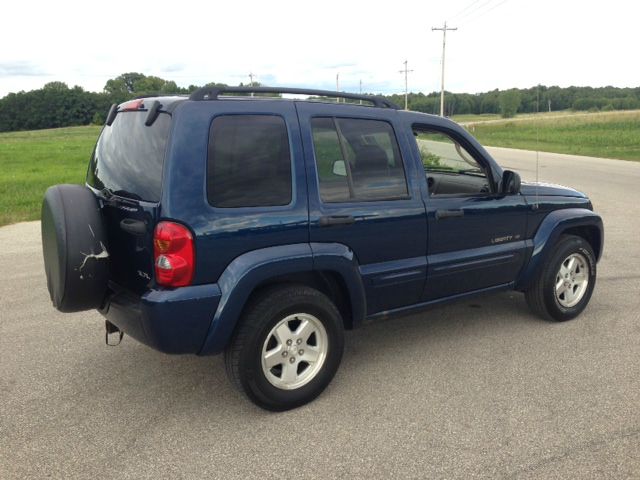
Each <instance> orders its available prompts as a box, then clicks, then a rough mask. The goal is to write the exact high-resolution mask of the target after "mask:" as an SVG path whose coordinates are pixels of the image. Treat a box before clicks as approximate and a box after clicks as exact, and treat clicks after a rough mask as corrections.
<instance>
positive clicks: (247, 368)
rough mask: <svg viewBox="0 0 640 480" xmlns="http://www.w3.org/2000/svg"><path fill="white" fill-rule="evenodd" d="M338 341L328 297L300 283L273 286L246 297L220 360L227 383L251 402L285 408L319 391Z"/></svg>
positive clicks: (338, 326) (337, 356)
mask: <svg viewBox="0 0 640 480" xmlns="http://www.w3.org/2000/svg"><path fill="white" fill-rule="evenodd" d="M343 345H344V337H343V328H342V320H341V318H340V314H339V313H338V310H337V309H336V307H335V305H334V304H333V303H332V302H331V300H329V298H327V297H326V296H325V295H324V294H322V293H320V292H318V291H317V290H314V289H312V288H309V287H306V286H303V285H288V286H278V287H274V288H269V289H267V290H265V291H263V292H262V293H260V294H259V295H258V296H257V297H256V298H255V299H254V300H253V301H252V302H251V303H250V305H249V306H248V308H247V310H246V312H245V314H244V315H243V317H242V319H241V323H240V325H239V327H238V331H237V333H236V335H235V336H234V339H233V340H232V343H231V345H230V346H229V347H228V348H227V350H226V351H225V363H226V367H227V373H228V375H229V377H230V378H231V380H232V381H233V383H234V384H235V385H236V386H237V387H238V388H239V389H240V390H241V391H243V392H244V393H245V394H246V395H247V396H248V397H249V398H250V399H251V401H253V402H254V403H255V404H256V405H258V406H260V407H262V408H266V409H268V410H288V409H291V408H295V407H298V406H301V405H304V404H305V403H307V402H309V401H311V400H313V399H314V398H316V397H317V396H318V395H319V394H320V393H322V391H323V390H324V389H325V388H326V386H327V385H328V384H329V382H330V381H331V379H332V378H333V376H334V374H335V372H336V370H337V369H338V366H339V364H340V360H341V358H342V350H343Z"/></svg>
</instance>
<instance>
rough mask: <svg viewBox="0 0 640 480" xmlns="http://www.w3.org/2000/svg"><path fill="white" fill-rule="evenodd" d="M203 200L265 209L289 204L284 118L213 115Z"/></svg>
mask: <svg viewBox="0 0 640 480" xmlns="http://www.w3.org/2000/svg"><path fill="white" fill-rule="evenodd" d="M208 164H209V165H208V171H207V197H208V199H209V203H210V204H211V205H213V206H215V207H227V208H233V207H268V206H278V205H288V204H289V203H290V202H291V155H290V153H289V136H288V134H287V126H286V125H285V123H284V119H283V118H281V117H277V116H273V115H223V116H220V117H216V118H215V119H214V120H213V122H212V124H211V132H210V134H209V158H208Z"/></svg>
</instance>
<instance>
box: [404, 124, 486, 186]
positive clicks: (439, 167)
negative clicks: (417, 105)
mask: <svg viewBox="0 0 640 480" xmlns="http://www.w3.org/2000/svg"><path fill="white" fill-rule="evenodd" d="M414 130H415V133H416V136H417V138H416V141H417V142H418V149H419V150H420V156H421V157H422V164H423V165H424V170H425V174H426V176H427V185H428V187H429V195H473V194H479V193H483V194H484V193H491V187H490V183H491V182H490V181H489V176H488V174H487V170H486V168H485V167H483V166H482V165H480V164H479V163H478V162H477V161H476V160H475V159H474V158H473V157H472V156H471V154H470V153H469V152H468V151H467V150H466V149H465V148H464V147H463V146H462V145H460V143H458V142H457V141H456V140H455V139H454V138H452V137H450V136H448V135H446V134H444V133H440V132H437V131H433V130H427V129H420V128H415V127H414Z"/></svg>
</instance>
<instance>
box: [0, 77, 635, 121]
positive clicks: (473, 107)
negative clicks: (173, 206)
mask: <svg viewBox="0 0 640 480" xmlns="http://www.w3.org/2000/svg"><path fill="white" fill-rule="evenodd" d="M240 85H241V86H242V84H240ZM206 86H218V87H226V86H227V85H226V84H224V83H209V84H207V85H206ZM254 86H259V84H257V83H255V84H254ZM198 88H199V86H197V85H189V86H188V87H186V88H183V87H179V86H178V85H177V84H176V83H175V82H174V81H170V80H164V79H162V78H160V77H155V76H147V75H144V74H141V73H134V72H131V73H124V74H122V75H120V76H118V77H116V78H113V79H110V80H108V81H107V82H106V84H105V86H104V89H103V91H102V92H99V93H98V92H89V91H86V90H84V89H83V88H82V87H79V86H75V87H73V88H69V87H68V86H67V84H65V83H63V82H50V83H47V84H46V85H45V86H44V87H43V88H41V89H38V90H32V91H30V92H18V93H10V94H8V95H7V96H5V97H3V98H1V99H0V132H6V131H14V130H37V129H43V128H58V127H67V126H72V125H88V124H91V123H94V124H102V123H103V122H104V119H105V115H106V113H107V111H108V110H109V106H110V105H111V104H113V103H122V102H124V101H126V100H129V99H131V98H135V97H138V96H141V95H154V94H160V95H167V94H189V93H191V92H193V91H194V90H196V89H198ZM386 98H388V99H389V100H391V101H393V102H394V103H396V104H398V105H404V95H388V96H386ZM408 106H409V109H410V110H414V111H419V112H424V113H435V114H437V113H439V112H440V93H439V92H432V93H429V94H424V93H410V94H409V95H408ZM638 108H640V87H637V88H617V87H601V88H592V87H567V88H561V87H557V86H552V87H546V86H543V85H539V86H535V87H532V88H526V89H510V90H503V91H500V90H497V89H496V90H492V91H490V92H483V93H476V94H470V93H451V92H445V115H447V116H451V115H457V114H482V113H495V114H501V115H502V116H504V117H511V116H513V115H515V114H516V113H532V112H537V111H548V110H552V111H555V110H567V109H572V110H580V111H587V110H590V111H594V110H632V109H638Z"/></svg>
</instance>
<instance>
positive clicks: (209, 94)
mask: <svg viewBox="0 0 640 480" xmlns="http://www.w3.org/2000/svg"><path fill="white" fill-rule="evenodd" d="M223 93H289V94H294V95H311V96H318V97H330V98H346V99H349V100H362V101H365V102H370V103H372V104H373V106H375V107H380V108H392V109H394V110H400V107H398V106H397V105H396V104H395V103H393V102H390V101H389V100H387V99H385V98H382V97H378V96H375V95H358V94H356V93H344V92H332V91H331V90H312V89H308V88H287V87H282V88H281V87H202V88H199V89H198V90H196V91H194V92H193V93H192V94H191V95H190V96H189V100H218V97H219V96H220V94H223Z"/></svg>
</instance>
